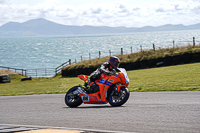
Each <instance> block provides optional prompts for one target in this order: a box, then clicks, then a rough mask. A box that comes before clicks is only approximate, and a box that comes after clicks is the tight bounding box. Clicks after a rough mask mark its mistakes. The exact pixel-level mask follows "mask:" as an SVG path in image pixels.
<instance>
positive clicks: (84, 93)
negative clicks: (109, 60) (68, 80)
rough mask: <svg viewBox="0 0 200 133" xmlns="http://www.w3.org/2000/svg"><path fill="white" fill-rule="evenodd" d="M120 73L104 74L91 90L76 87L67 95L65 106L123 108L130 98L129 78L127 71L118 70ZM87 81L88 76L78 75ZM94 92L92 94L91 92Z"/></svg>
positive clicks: (92, 84) (91, 85)
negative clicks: (87, 105)
mask: <svg viewBox="0 0 200 133" xmlns="http://www.w3.org/2000/svg"><path fill="white" fill-rule="evenodd" d="M118 70H119V72H118V73H117V74H114V75H105V74H102V75H101V78H100V79H98V80H96V81H95V82H93V83H91V84H90V88H89V89H88V88H86V87H83V86H81V85H79V86H74V87H72V88H71V89H69V90H68V92H67V93H66V95H65V104H66V105H67V106H69V107H78V106H79V105H81V104H82V103H84V104H107V103H109V104H110V105H111V106H113V107H117V106H121V105H123V104H124V103H126V101H127V100H128V98H129V95H130V92H129V90H128V88H127V87H128V85H129V78H128V75H127V73H126V70H125V69H123V68H118ZM78 77H79V78H80V79H81V80H83V81H87V80H88V78H89V77H88V76H86V75H78ZM91 90H92V92H91Z"/></svg>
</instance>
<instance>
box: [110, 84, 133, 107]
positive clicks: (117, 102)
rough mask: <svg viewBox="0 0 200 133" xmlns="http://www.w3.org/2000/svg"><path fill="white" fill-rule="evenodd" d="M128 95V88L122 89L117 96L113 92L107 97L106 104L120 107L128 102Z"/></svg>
mask: <svg viewBox="0 0 200 133" xmlns="http://www.w3.org/2000/svg"><path fill="white" fill-rule="evenodd" d="M129 95H130V92H129V90H128V88H126V87H122V88H121V89H120V92H119V93H118V94H117V95H116V94H115V93H114V90H113V92H112V93H111V94H110V96H109V97H108V102H109V104H110V105H111V106H113V107H117V106H121V105H123V104H124V103H125V102H126V101H127V100H128V98H129Z"/></svg>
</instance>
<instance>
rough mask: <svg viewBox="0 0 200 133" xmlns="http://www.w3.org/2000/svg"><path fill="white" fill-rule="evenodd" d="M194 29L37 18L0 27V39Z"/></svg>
mask: <svg viewBox="0 0 200 133" xmlns="http://www.w3.org/2000/svg"><path fill="white" fill-rule="evenodd" d="M196 29H200V23H199V24H195V25H190V26H184V25H170V24H168V25H163V26H158V27H152V26H146V27H142V28H134V27H132V28H126V27H107V26H69V25H62V24H57V23H54V22H51V21H48V20H45V19H42V18H39V19H33V20H29V21H27V22H24V23H18V22H8V23H6V24H4V25H2V26H1V27H0V37H19V36H53V35H77V34H108V33H131V32H151V31H174V30H196Z"/></svg>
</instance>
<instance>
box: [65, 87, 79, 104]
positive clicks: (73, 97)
mask: <svg viewBox="0 0 200 133" xmlns="http://www.w3.org/2000/svg"><path fill="white" fill-rule="evenodd" d="M77 89H78V86H74V87H72V88H71V89H69V91H68V92H67V93H66V95H65V104H66V105H67V106H69V107H78V106H79V105H81V104H82V103H83V101H82V99H81V97H80V96H79V95H78V94H73V92H74V91H75V90H77Z"/></svg>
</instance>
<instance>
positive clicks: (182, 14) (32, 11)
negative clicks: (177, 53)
mask: <svg viewBox="0 0 200 133" xmlns="http://www.w3.org/2000/svg"><path fill="white" fill-rule="evenodd" d="M51 1H52V2H49V0H48V1H46V2H43V3H40V4H38V5H35V6H30V5H27V4H21V5H6V4H3V3H4V2H5V1H4V0H0V16H1V18H0V25H2V24H3V23H6V22H8V21H17V22H24V21H27V20H30V19H35V18H45V19H48V20H51V21H54V22H57V23H60V24H65V25H92V26H113V27H117V26H125V27H142V26H148V25H150V26H158V25H164V24H185V25H189V24H195V23H199V22H200V17H199V14H200V1H199V0H189V1H179V2H167V1H166V2H164V1H162V2H160V3H157V4H148V5H127V4H126V3H119V2H118V3H113V4H99V5H92V4H87V5H82V6H76V7H75V6H69V5H67V4H64V3H60V2H56V3H55V0H51ZM1 3H2V4H1ZM51 3H54V4H51Z"/></svg>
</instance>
